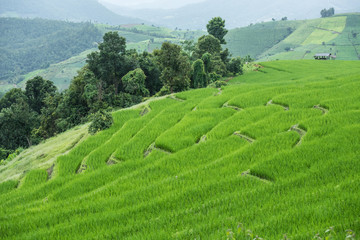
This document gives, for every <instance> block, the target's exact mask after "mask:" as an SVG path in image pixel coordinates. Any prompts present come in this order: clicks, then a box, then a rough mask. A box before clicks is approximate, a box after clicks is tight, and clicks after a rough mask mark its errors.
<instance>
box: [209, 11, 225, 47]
mask: <svg viewBox="0 0 360 240" xmlns="http://www.w3.org/2000/svg"><path fill="white" fill-rule="evenodd" d="M206 28H207V31H208V33H209V34H211V35H213V36H214V37H216V38H217V39H219V41H220V43H221V44H226V41H225V39H224V37H225V35H226V34H227V33H228V30H227V29H226V28H225V20H223V19H222V18H221V17H214V18H213V19H211V20H210V21H209V23H208V24H207V25H206Z"/></svg>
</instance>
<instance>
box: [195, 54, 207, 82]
mask: <svg viewBox="0 0 360 240" xmlns="http://www.w3.org/2000/svg"><path fill="white" fill-rule="evenodd" d="M193 70H194V71H193V87H194V88H202V87H206V86H207V80H206V73H205V66H204V62H203V61H202V60H201V59H198V60H196V61H195V62H194V63H193Z"/></svg>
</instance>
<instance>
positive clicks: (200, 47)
mask: <svg viewBox="0 0 360 240" xmlns="http://www.w3.org/2000/svg"><path fill="white" fill-rule="evenodd" d="M220 52H221V45H220V41H219V39H217V38H215V37H214V36H213V35H204V36H202V37H200V38H199V39H198V42H197V44H196V50H195V53H196V56H197V57H198V58H201V57H202V55H204V54H205V53H210V54H211V55H219V54H220Z"/></svg>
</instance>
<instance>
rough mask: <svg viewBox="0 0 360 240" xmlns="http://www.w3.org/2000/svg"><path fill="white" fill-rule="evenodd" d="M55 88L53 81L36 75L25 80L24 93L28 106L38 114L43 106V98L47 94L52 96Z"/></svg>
mask: <svg viewBox="0 0 360 240" xmlns="http://www.w3.org/2000/svg"><path fill="white" fill-rule="evenodd" d="M56 90H57V89H56V86H55V85H54V83H53V82H51V81H49V80H45V79H43V78H42V77H40V76H37V77H35V78H33V79H30V80H29V81H27V82H26V87H25V95H26V96H27V98H28V103H29V106H30V107H31V108H32V109H33V110H34V111H35V112H37V113H38V114H40V113H41V109H42V108H43V107H44V106H45V98H46V97H47V96H48V95H51V96H54V95H55V93H56Z"/></svg>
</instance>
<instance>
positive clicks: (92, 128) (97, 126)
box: [89, 110, 114, 134]
mask: <svg viewBox="0 0 360 240" xmlns="http://www.w3.org/2000/svg"><path fill="white" fill-rule="evenodd" d="M90 118H91V120H92V122H91V124H90V125H89V133H90V134H95V133H97V132H99V131H102V130H105V129H108V128H109V127H111V125H112V124H113V123H114V120H113V117H112V115H111V113H108V112H105V111H103V110H100V111H98V112H96V113H94V114H93V115H92V116H90Z"/></svg>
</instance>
